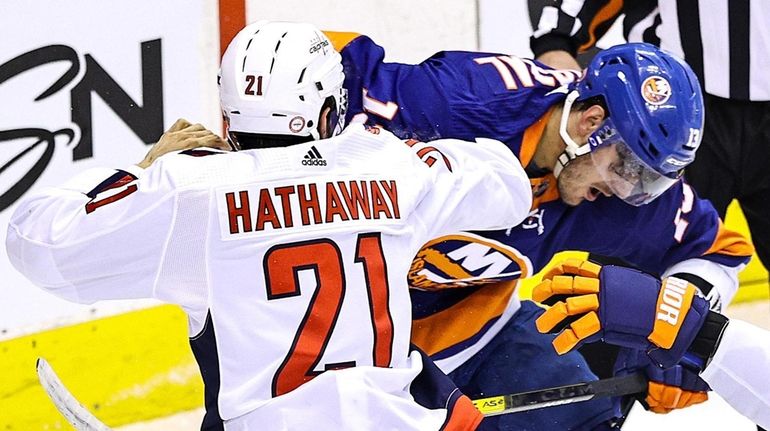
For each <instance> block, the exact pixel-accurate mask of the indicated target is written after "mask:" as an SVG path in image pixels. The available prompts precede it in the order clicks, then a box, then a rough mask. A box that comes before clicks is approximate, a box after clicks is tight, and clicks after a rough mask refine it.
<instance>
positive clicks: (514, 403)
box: [473, 373, 647, 416]
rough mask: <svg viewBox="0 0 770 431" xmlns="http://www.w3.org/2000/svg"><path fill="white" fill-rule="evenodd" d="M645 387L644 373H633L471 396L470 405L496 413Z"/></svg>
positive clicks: (549, 405) (489, 414) (573, 401)
mask: <svg viewBox="0 0 770 431" xmlns="http://www.w3.org/2000/svg"><path fill="white" fill-rule="evenodd" d="M646 390H647V378H646V377H645V375H644V374H643V373H636V374H629V375H627V376H622V377H611V378H609V379H602V380H596V381H593V382H586V383H576V384H574V385H565V386H557V387H553V388H547V389H540V390H536V391H529V392H520V393H518V394H508V395H498V396H496V397H489V398H481V399H478V400H473V405H475V406H476V408H477V409H479V410H480V411H481V413H483V414H484V416H497V415H503V414H506V413H517V412H524V411H527V410H535V409H542V408H545V407H553V406H559V405H562V404H571V403H577V402H580V401H588V400H591V399H594V398H604V397H617V396H621V395H630V394H636V393H639V392H644V391H646Z"/></svg>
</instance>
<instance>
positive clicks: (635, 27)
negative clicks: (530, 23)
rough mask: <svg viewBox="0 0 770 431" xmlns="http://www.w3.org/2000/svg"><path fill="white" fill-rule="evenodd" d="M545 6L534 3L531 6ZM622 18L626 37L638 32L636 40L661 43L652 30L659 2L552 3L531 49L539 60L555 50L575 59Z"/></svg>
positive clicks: (593, 0) (587, 0)
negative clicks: (642, 39) (568, 54)
mask: <svg viewBox="0 0 770 431" xmlns="http://www.w3.org/2000/svg"><path fill="white" fill-rule="evenodd" d="M543 3H544V2H543V1H530V7H538V5H537V4H539V5H543ZM621 15H624V16H625V17H626V18H625V19H626V21H625V23H624V33H625V36H626V37H629V36H630V35H629V32H635V33H634V34H633V36H634V37H639V38H644V40H645V41H647V42H650V43H656V42H657V41H656V40H652V39H654V38H655V31H654V29H653V28H652V27H653V26H654V25H656V24H657V23H656V22H655V19H656V17H657V1H656V0H634V1H627V2H624V1H623V0H549V1H546V2H545V5H544V6H542V14H541V15H540V21H539V22H538V24H537V28H536V29H535V31H534V32H533V34H532V38H531V40H530V46H531V48H532V51H533V52H534V53H535V56H536V57H537V56H540V55H541V54H543V53H544V52H548V51H554V50H563V51H567V52H569V53H570V54H572V55H573V56H575V55H577V54H578V53H582V52H585V51H587V50H589V49H590V48H592V47H593V46H594V44H595V43H596V41H597V40H598V39H601V37H602V36H603V35H604V34H605V33H606V32H607V30H609V28H610V27H611V26H612V24H613V23H614V22H615V20H616V19H618V18H619V17H620V16H621ZM658 19H659V18H658ZM658 22H659V21H658ZM647 30H650V31H649V32H647ZM640 40H641V39H640Z"/></svg>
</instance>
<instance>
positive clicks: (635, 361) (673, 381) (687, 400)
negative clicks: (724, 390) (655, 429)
mask: <svg viewBox="0 0 770 431" xmlns="http://www.w3.org/2000/svg"><path fill="white" fill-rule="evenodd" d="M614 371H615V372H614V374H615V375H619V376H622V375H626V374H632V373H636V372H639V371H641V372H644V374H645V375H646V376H647V379H649V384H648V386H647V392H646V393H645V394H644V395H643V397H640V401H641V402H642V405H644V407H645V408H646V409H647V410H649V411H652V412H654V413H668V412H670V411H672V410H675V409H683V408H685V407H689V406H692V405H695V404H699V403H702V402H704V401H706V400H707V399H708V391H710V390H711V388H709V386H708V384H707V383H706V382H705V381H703V379H701V378H700V377H699V376H698V372H697V370H693V369H692V368H691V367H690V365H689V364H684V363H679V364H677V365H674V366H673V367H669V368H660V367H658V366H657V365H656V364H654V363H652V361H650V358H649V357H648V356H647V353H646V352H643V351H640V350H633V349H627V348H622V349H620V352H619V354H618V359H617V361H616V362H615V370H614Z"/></svg>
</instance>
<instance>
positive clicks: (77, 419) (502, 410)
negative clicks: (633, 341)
mask: <svg viewBox="0 0 770 431" xmlns="http://www.w3.org/2000/svg"><path fill="white" fill-rule="evenodd" d="M37 375H38V378H39V379H40V384H41V385H43V389H45V392H46V393H47V394H48V396H49V397H50V398H51V401H53V403H54V405H55V406H56V409H57V410H59V412H60V413H61V414H62V415H63V416H64V418H65V419H67V421H68V422H69V423H71V424H72V426H74V427H75V429H76V430H78V431H111V429H110V428H109V427H108V426H107V425H105V424H104V423H103V422H102V421H100V420H99V419H97V418H96V416H94V415H93V414H91V412H89V411H88V410H86V408H85V407H83V405H82V404H80V402H78V400H77V399H75V397H74V396H73V395H72V393H70V391H69V390H68V389H67V388H66V387H65V386H64V383H62V381H61V379H59V376H57V375H56V373H55V372H54V370H53V368H51V366H50V365H49V364H48V362H47V361H46V360H45V359H43V358H38V360H37ZM646 389H647V378H646V377H645V376H644V374H642V373H636V374H630V375H628V376H623V377H611V378H609V379H603V380H597V381H593V382H587V383H576V384H573V385H565V386H557V387H553V388H546V389H540V390H536V391H529V392H520V393H517V394H508V395H498V396H495V397H489V398H481V399H477V400H473V405H475V406H476V408H477V409H479V410H480V411H481V413H483V414H484V416H497V415H502V414H506V413H516V412H523V411H528V410H535V409H542V408H546V407H553V406H558V405H562V404H571V403H576V402H581V401H588V400H590V399H594V398H604V397H611V396H621V395H630V394H635V393H639V392H643V391H645V390H646Z"/></svg>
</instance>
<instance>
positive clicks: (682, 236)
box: [478, 181, 753, 274]
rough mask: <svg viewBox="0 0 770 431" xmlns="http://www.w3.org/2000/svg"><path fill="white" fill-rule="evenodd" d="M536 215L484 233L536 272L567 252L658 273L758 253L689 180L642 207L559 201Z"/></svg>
mask: <svg viewBox="0 0 770 431" xmlns="http://www.w3.org/2000/svg"><path fill="white" fill-rule="evenodd" d="M533 215H536V216H537V217H538V219H537V220H529V221H525V222H524V223H522V224H521V225H519V226H516V227H513V228H511V229H509V230H507V231H498V232H478V234H480V235H482V236H485V237H487V238H489V239H494V240H496V241H499V242H501V243H504V244H507V245H509V246H511V247H514V248H516V249H517V250H519V251H520V252H522V253H523V254H525V255H526V256H527V257H528V258H529V259H530V260H531V262H532V265H533V267H534V270H535V271H538V270H539V269H541V268H543V267H544V265H546V264H547V263H548V261H549V260H550V259H551V257H553V255H554V254H555V253H557V252H559V251H564V250H584V251H588V252H591V253H596V254H600V255H604V256H612V257H618V258H621V259H623V260H625V261H627V262H628V263H631V264H633V265H635V266H637V267H639V268H640V269H642V270H645V271H647V272H650V273H653V274H662V273H663V272H664V271H665V270H666V269H668V268H669V267H671V266H672V265H674V264H676V263H679V262H682V261H684V260H687V259H692V258H704V259H707V260H711V261H714V262H716V263H719V264H722V265H726V266H731V267H735V266H738V265H740V264H743V263H746V262H748V260H749V258H750V256H751V254H752V252H753V248H752V246H751V245H750V244H749V243H748V242H747V240H746V239H745V238H743V237H742V236H740V235H738V234H736V233H734V232H731V231H729V230H727V229H725V227H724V225H723V224H722V222H721V221H720V219H719V216H718V214H717V212H716V210H714V208H713V207H712V205H711V204H710V203H709V202H708V201H707V200H705V199H700V198H698V197H697V195H696V194H695V192H694V191H693V190H692V188H691V187H690V186H689V185H687V184H686V183H684V182H683V181H680V182H679V183H677V184H676V185H675V186H674V187H672V188H671V189H670V190H668V191H667V192H666V193H664V194H663V195H661V196H660V197H659V198H658V199H656V200H655V201H653V202H651V203H650V204H647V205H643V206H640V207H634V206H631V205H628V204H626V203H624V202H623V201H621V200H620V199H615V198H600V199H597V200H596V201H595V202H584V203H582V204H580V205H578V206H576V207H568V206H566V205H564V204H563V203H562V202H561V201H560V200H558V199H555V200H553V201H550V202H545V203H542V204H541V205H540V206H539V207H538V208H536V209H534V210H533ZM535 225H537V227H538V228H537V229H535V228H533V226H535Z"/></svg>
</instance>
